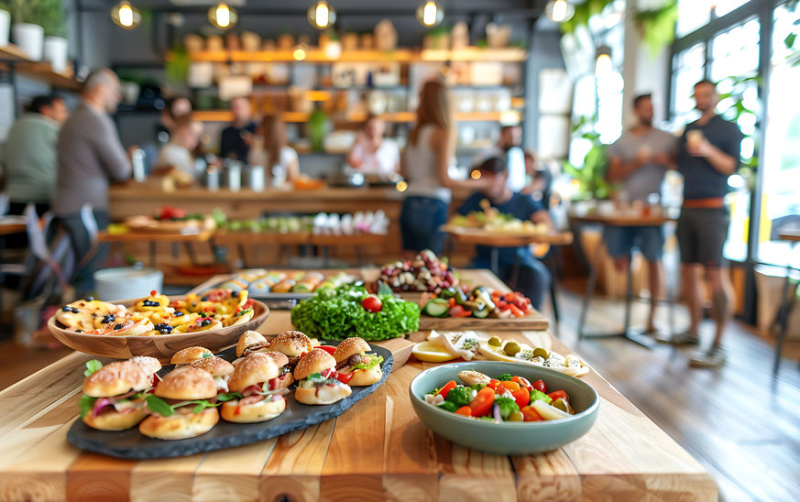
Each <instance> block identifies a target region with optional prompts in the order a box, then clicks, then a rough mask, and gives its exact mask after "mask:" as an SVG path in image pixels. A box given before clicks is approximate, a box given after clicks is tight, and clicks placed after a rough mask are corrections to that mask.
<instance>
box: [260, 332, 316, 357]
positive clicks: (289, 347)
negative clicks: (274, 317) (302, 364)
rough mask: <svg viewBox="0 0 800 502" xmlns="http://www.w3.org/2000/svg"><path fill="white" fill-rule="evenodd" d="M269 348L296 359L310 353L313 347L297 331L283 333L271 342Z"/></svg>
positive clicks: (308, 339) (307, 338) (302, 334)
mask: <svg viewBox="0 0 800 502" xmlns="http://www.w3.org/2000/svg"><path fill="white" fill-rule="evenodd" d="M269 348H270V349H272V350H277V351H278V352H282V353H283V354H286V355H287V356H289V357H297V356H300V355H302V354H303V353H304V352H311V350H312V349H313V348H314V345H313V344H312V343H311V339H310V338H309V337H307V336H306V335H305V333H301V332H299V331H284V332H283V333H281V334H280V335H278V336H276V337H275V338H274V339H273V340H272V343H271V344H270V346H269Z"/></svg>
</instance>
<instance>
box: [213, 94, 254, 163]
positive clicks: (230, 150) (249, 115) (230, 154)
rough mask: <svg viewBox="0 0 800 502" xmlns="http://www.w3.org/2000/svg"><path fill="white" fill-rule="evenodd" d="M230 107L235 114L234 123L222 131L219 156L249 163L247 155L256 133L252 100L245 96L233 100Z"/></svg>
mask: <svg viewBox="0 0 800 502" xmlns="http://www.w3.org/2000/svg"><path fill="white" fill-rule="evenodd" d="M230 107H231V112H232V113H233V122H232V123H231V125H229V126H228V127H226V128H225V129H223V130H222V136H221V137H220V142H219V156H220V157H221V158H223V159H236V160H241V161H242V162H247V154H248V153H249V152H250V145H251V143H252V141H253V135H254V134H255V132H256V123H255V122H253V112H252V110H251V109H250V100H248V99H247V98H246V97H244V96H239V97H236V98H233V99H231V103H230Z"/></svg>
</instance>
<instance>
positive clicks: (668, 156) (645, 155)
mask: <svg viewBox="0 0 800 502" xmlns="http://www.w3.org/2000/svg"><path fill="white" fill-rule="evenodd" d="M633 113H634V115H635V116H636V125H635V126H633V127H632V128H631V129H629V130H628V131H626V132H625V133H624V134H623V135H622V137H620V138H619V140H617V142H616V143H614V144H613V145H611V146H610V147H608V158H609V166H608V174H607V176H606V177H607V178H608V181H609V182H610V183H612V184H619V185H620V191H621V192H625V194H626V196H627V199H628V200H629V201H635V200H638V201H645V202H646V201H647V200H648V196H649V195H650V194H659V195H660V194H661V183H662V182H663V181H664V174H665V173H666V172H667V169H669V168H670V166H671V165H672V164H673V162H674V159H675V154H676V152H677V149H678V139H677V138H676V137H675V136H673V135H671V134H669V133H666V132H664V131H660V130H658V129H656V128H655V127H653V100H652V98H651V96H650V95H649V94H643V95H641V96H637V97H636V99H634V100H633ZM605 236H606V247H607V248H608V254H610V255H611V257H612V258H614V264H615V265H616V267H617V269H618V270H620V271H622V270H625V269H626V267H627V266H628V263H629V260H630V254H631V250H632V249H633V248H634V247H638V248H639V250H640V251H641V253H642V254H643V255H644V257H645V259H646V260H647V262H648V272H649V274H648V278H649V285H650V298H651V304H650V316H649V317H648V321H647V330H646V332H647V333H655V331H656V329H655V326H654V324H653V319H654V316H655V310H656V304H657V298H658V292H659V291H660V286H661V271H660V262H661V254H662V249H663V248H664V233H663V232H662V229H661V228H659V227H608V228H606V234H605Z"/></svg>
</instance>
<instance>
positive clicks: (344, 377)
mask: <svg viewBox="0 0 800 502" xmlns="http://www.w3.org/2000/svg"><path fill="white" fill-rule="evenodd" d="M354 374H355V371H351V372H349V373H336V379H337V380H339V381H340V382H342V383H345V384H346V383H350V380H352V379H353V375H354Z"/></svg>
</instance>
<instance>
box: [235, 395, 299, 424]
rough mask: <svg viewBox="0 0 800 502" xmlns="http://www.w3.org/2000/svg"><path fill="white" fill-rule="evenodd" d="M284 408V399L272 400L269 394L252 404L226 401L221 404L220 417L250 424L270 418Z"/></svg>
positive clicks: (281, 411)
mask: <svg viewBox="0 0 800 502" xmlns="http://www.w3.org/2000/svg"><path fill="white" fill-rule="evenodd" d="M284 410H286V399H284V398H281V399H277V400H274V401H273V400H272V399H271V397H270V396H267V397H266V398H265V399H262V400H261V401H258V402H256V403H253V404H244V405H241V404H239V401H228V402H226V403H224V404H223V405H222V411H221V412H220V413H221V414H222V418H223V419H224V420H226V421H228V422H236V423H242V424H252V423H256V422H266V421H267V420H272V419H273V418H275V417H277V416H278V415H280V414H281V413H283V412H284Z"/></svg>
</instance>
